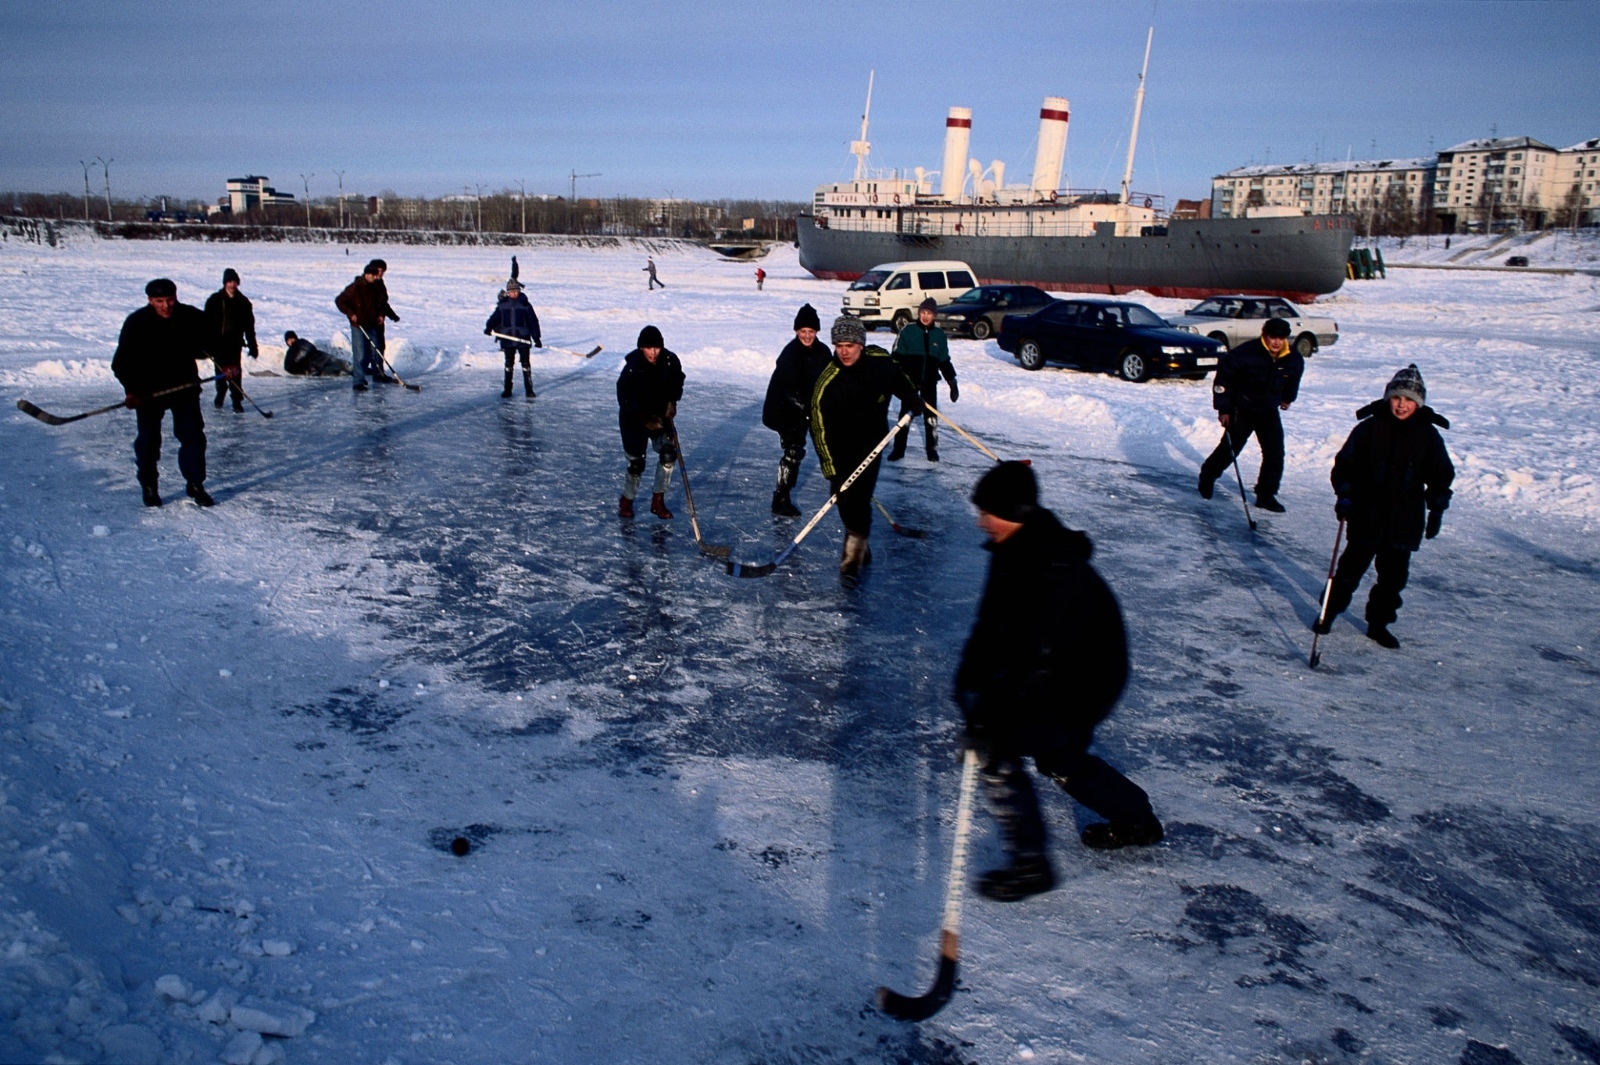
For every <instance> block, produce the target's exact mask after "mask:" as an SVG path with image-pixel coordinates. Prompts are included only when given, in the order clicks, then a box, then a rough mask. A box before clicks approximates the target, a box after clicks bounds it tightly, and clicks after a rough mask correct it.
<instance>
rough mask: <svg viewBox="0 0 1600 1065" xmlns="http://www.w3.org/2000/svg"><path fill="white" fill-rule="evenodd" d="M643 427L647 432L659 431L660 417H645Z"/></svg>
mask: <svg viewBox="0 0 1600 1065" xmlns="http://www.w3.org/2000/svg"><path fill="white" fill-rule="evenodd" d="M644 427H645V430H646V431H647V432H652V433H659V432H660V431H661V419H660V418H646V419H645V420H644Z"/></svg>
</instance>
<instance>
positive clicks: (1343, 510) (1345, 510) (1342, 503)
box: [1333, 496, 1351, 521]
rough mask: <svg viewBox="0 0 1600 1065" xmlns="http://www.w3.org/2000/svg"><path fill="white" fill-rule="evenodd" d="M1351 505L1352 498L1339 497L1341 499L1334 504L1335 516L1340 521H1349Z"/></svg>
mask: <svg viewBox="0 0 1600 1065" xmlns="http://www.w3.org/2000/svg"><path fill="white" fill-rule="evenodd" d="M1350 507H1351V503H1350V500H1348V499H1345V498H1344V497H1343V496H1341V497H1339V501H1338V502H1337V503H1335V504H1334V505H1333V516H1334V517H1336V518H1338V519H1339V520H1340V521H1349V520H1350Z"/></svg>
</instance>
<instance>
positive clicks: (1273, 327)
mask: <svg viewBox="0 0 1600 1065" xmlns="http://www.w3.org/2000/svg"><path fill="white" fill-rule="evenodd" d="M1291 332H1293V330H1292V329H1290V328H1289V323H1288V321H1286V320H1285V319H1283V318H1268V319H1267V320H1266V323H1265V324H1264V325H1262V327H1261V335H1262V336H1264V337H1277V338H1278V339H1279V340H1288V339H1289V334H1290V333H1291Z"/></svg>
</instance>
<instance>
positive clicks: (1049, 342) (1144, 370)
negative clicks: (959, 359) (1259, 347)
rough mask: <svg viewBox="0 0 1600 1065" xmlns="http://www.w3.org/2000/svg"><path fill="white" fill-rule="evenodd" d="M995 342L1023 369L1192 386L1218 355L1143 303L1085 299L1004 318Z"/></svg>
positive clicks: (1204, 340)
mask: <svg viewBox="0 0 1600 1065" xmlns="http://www.w3.org/2000/svg"><path fill="white" fill-rule="evenodd" d="M996 343H998V344H999V345H1000V350H1001V351H1008V352H1010V353H1011V354H1013V355H1015V356H1016V357H1017V361H1018V362H1020V363H1021V364H1022V368H1023V369H1025V370H1042V369H1044V365H1045V363H1046V362H1059V363H1065V364H1066V365H1068V366H1073V367H1076V368H1078V369H1082V370H1101V371H1104V372H1106V373H1114V374H1117V375H1118V376H1120V377H1122V378H1123V379H1124V380H1127V381H1147V380H1149V379H1150V378H1152V377H1187V378H1190V379H1191V380H1196V381H1198V380H1200V379H1202V378H1203V377H1205V375H1206V374H1208V373H1210V372H1211V371H1212V370H1215V369H1216V368H1217V360H1218V359H1219V358H1220V357H1221V355H1222V352H1223V347H1222V345H1221V344H1219V343H1217V342H1216V341H1215V340H1212V339H1210V338H1209V337H1201V336H1196V335H1195V334H1193V333H1185V332H1183V331H1182V330H1180V329H1174V328H1172V326H1170V325H1168V324H1167V320H1166V319H1165V318H1162V317H1161V316H1160V315H1159V314H1157V313H1156V312H1155V311H1152V310H1151V309H1150V308H1148V307H1146V306H1144V305H1143V304H1139V303H1122V302H1109V301H1104V300H1086V299H1068V300H1054V301H1052V302H1051V304H1050V306H1048V307H1045V308H1044V309H1043V310H1039V311H1035V312H1034V313H1033V314H1008V315H1006V317H1005V318H1003V319H1002V320H1001V322H1000V335H999V337H997V338H996Z"/></svg>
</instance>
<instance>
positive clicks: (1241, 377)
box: [1200, 318, 1306, 514]
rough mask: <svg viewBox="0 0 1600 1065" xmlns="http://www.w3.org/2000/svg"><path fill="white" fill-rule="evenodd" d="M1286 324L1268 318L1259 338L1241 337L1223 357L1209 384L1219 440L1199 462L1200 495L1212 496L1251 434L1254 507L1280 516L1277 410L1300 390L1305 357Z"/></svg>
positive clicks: (1280, 456) (1286, 406)
mask: <svg viewBox="0 0 1600 1065" xmlns="http://www.w3.org/2000/svg"><path fill="white" fill-rule="evenodd" d="M1290 332H1291V330H1290V329H1289V323H1288V322H1287V321H1285V320H1284V319H1282V318H1268V319H1267V320H1266V322H1265V323H1263V324H1262V326H1261V338H1260V339H1259V340H1250V341H1246V342H1245V343H1243V344H1240V345H1239V346H1238V347H1236V348H1234V349H1233V350H1231V351H1229V352H1227V353H1226V354H1224V355H1223V356H1222V362H1221V365H1219V366H1218V367H1217V376H1216V380H1215V381H1214V382H1213V383H1212V386H1211V406H1212V407H1213V408H1215V410H1216V412H1217V421H1218V422H1220V423H1221V424H1222V429H1223V433H1222V440H1221V442H1220V443H1218V444H1217V447H1216V450H1214V451H1213V452H1211V454H1210V455H1209V456H1207V458H1206V460H1205V462H1203V463H1201V465H1200V495H1201V496H1203V497H1204V498H1206V499H1210V498H1211V492H1212V488H1213V487H1214V486H1215V485H1216V483H1217V478H1218V477H1221V476H1222V475H1223V473H1225V472H1226V471H1227V469H1228V467H1229V466H1230V465H1231V464H1232V463H1233V462H1235V461H1237V459H1238V455H1239V452H1240V451H1241V450H1242V449H1243V448H1244V445H1245V442H1246V441H1248V440H1249V439H1250V434H1251V433H1254V434H1255V437H1256V441H1257V443H1259V444H1260V445H1261V472H1260V473H1259V474H1258V475H1257V476H1256V506H1257V507H1258V508H1260V509H1261V510H1267V511H1271V512H1272V513H1274V514H1282V513H1283V510H1284V507H1283V504H1282V503H1280V502H1278V485H1279V483H1280V482H1282V480H1283V420H1282V418H1280V417H1279V412H1280V411H1286V410H1288V409H1289V404H1291V403H1293V402H1294V401H1295V397H1297V396H1298V395H1299V394H1300V377H1301V375H1303V374H1304V373H1305V370H1306V361H1305V360H1304V359H1302V358H1301V357H1300V356H1299V354H1297V353H1296V352H1295V351H1294V349H1293V348H1291V347H1290V346H1289V334H1290Z"/></svg>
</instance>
